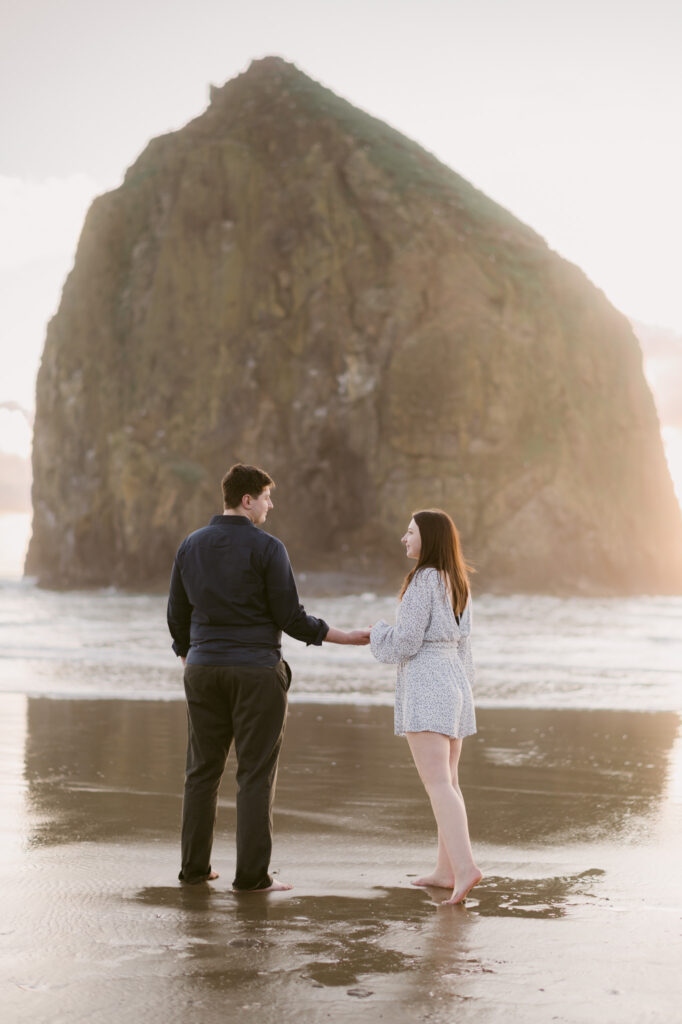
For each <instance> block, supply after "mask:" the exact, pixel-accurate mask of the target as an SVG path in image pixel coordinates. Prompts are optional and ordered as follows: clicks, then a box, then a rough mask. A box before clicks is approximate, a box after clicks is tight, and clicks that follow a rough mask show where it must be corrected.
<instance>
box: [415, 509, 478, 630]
mask: <svg viewBox="0 0 682 1024" xmlns="http://www.w3.org/2000/svg"><path fill="white" fill-rule="evenodd" d="M412 518H413V519H414V521H415V523H416V524H417V527H418V528H419V534H420V536H421V541H422V547H421V551H420V553H419V558H418V559H417V564H416V565H415V567H414V569H412V571H411V572H408V574H407V576H406V577H405V579H404V580H403V586H402V590H401V591H400V597H401V598H402V596H403V594H404V593H405V591H406V590H407V588H408V587H409V585H410V583H411V582H412V580H413V578H414V574H415V573H417V572H419V570H420V569H426V568H427V567H428V568H432V569H437V570H438V572H439V573H440V574H441V577H442V579H443V583H444V584H445V586H446V587H447V589H448V591H449V592H450V593H451V594H452V607H453V609H454V612H455V615H457V616H458V617H459V616H460V615H461V614H462V612H463V611H464V609H465V608H466V603H467V601H468V600H469V574H470V573H472V572H475V570H474V569H472V567H471V566H470V565H467V563H466V562H465V561H464V555H463V554H462V545H461V544H460V541H459V533H458V531H457V527H456V526H455V524H454V523H453V521H452V519H451V518H450V516H449V515H448V514H447V512H443V511H442V510H441V509H439V508H428V509H423V510H422V511H421V512H414V513H413V515H412Z"/></svg>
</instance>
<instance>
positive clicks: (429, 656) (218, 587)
mask: <svg viewBox="0 0 682 1024" xmlns="http://www.w3.org/2000/svg"><path fill="white" fill-rule="evenodd" d="M273 487H274V482H273V481H272V479H271V478H270V477H269V476H268V474H267V473H265V472H264V471H263V470H262V469H258V468H257V467H256V466H245V465H242V464H241V463H238V464H236V465H234V466H232V468H231V469H230V470H229V472H228V473H227V474H226V476H225V477H224V478H223V481H222V490H223V508H224V512H223V514H222V515H216V516H213V518H212V519H211V522H210V523H209V525H208V526H205V527H203V528H202V529H200V530H196V531H195V532H194V533H191V534H190V535H189V536H188V537H186V538H185V540H184V541H183V542H182V544H181V545H180V547H179V548H178V552H177V555H176V557H175V562H174V564H173V571H172V575H171V583H170V595H169V599H168V627H169V629H170V632H171V635H172V637H173V650H174V651H175V653H176V654H177V655H178V656H179V657H180V658H181V659H182V663H183V665H184V666H185V675H184V682H185V696H186V699H187V727H188V739H187V767H186V773H185V793H184V800H183V808H182V868H181V871H180V875H179V878H180V880H181V881H183V882H187V883H190V884H193V883H196V882H206V881H210V880H211V879H214V878H217V877H218V875H217V874H216V872H215V871H213V870H212V869H211V849H212V846H213V834H214V829H215V820H216V808H217V800H218V787H219V785H220V780H221V778H222V774H223V771H224V769H225V762H226V760H227V755H228V752H229V749H230V746H231V743H232V740H233V739H234V742H235V748H236V754H237V787H238V788H237V869H236V874H235V878H234V882H233V889H234V890H235V891H236V892H273V891H277V890H285V889H290V888H291V886H290V885H288V884H287V883H285V882H280V881H277V880H275V879H273V878H272V876H271V875H270V874H269V872H268V869H269V864H270V854H271V850H272V801H273V796H274V788H275V779H276V775H277V761H278V758H279V752H280V748H281V745H282V738H283V735H284V722H285V716H286V708H287V690H288V689H289V684H290V682H291V672H290V670H289V666H288V665H287V663H286V662H285V661H283V660H282V656H281V648H280V643H281V638H282V630H284V632H286V633H288V635H289V636H292V637H294V638H295V639H297V640H302V641H303V642H305V643H306V644H317V645H320V644H321V643H322V642H323V641H326V642H327V643H335V644H357V645H361V646H362V645H366V644H369V643H371V649H372V653H373V654H374V656H375V657H376V658H377V660H379V661H383V662H387V663H392V664H397V665H398V680H397V686H396V703H395V731H396V733H397V734H398V735H400V736H403V735H404V736H406V737H407V741H408V743H409V746H410V750H411V752H412V756H413V758H414V761H415V764H416V766H417V770H418V772H419V775H420V777H421V779H422V782H423V783H424V786H425V787H426V791H427V793H428V795H429V799H430V801H431V806H432V808H433V812H434V816H435V818H436V823H437V825H438V855H437V862H436V867H435V869H434V871H433V873H432V874H430V875H426V876H424V877H423V878H419V879H417V880H416V881H415V883H414V884H415V885H423V886H427V885H428V886H436V887H442V888H447V889H452V895H451V896H450V898H449V899H447V900H445V901H444V903H447V904H454V903H461V902H462V900H464V898H465V897H466V895H467V893H468V892H469V891H470V890H471V889H472V888H473V887H474V886H475V885H476V884H477V883H478V882H479V881H480V880H481V872H480V871H479V870H478V868H477V867H476V864H475V863H474V859H473V855H472V852H471V844H470V841H469V830H468V825H467V816H466V809H465V806H464V800H463V798H462V794H461V791H460V789H459V786H458V783H457V764H458V761H459V755H460V751H461V747H462V739H463V737H465V736H470V735H471V734H472V733H474V732H475V731H476V725H475V718H474V707H473V698H472V694H471V685H470V682H471V680H472V677H473V665H472V661H471V651H470V645H469V632H470V626H471V602H470V599H469V583H468V578H467V567H466V563H465V562H464V559H463V557H462V553H461V550H460V546H459V537H458V534H457V530H456V528H455V525H454V523H453V522H452V520H451V519H450V517H449V516H448V515H446V514H445V513H444V512H440V511H424V512H416V513H415V515H414V517H413V519H412V520H411V521H410V524H409V526H408V528H407V533H406V534H405V536H404V537H403V543H404V544H405V549H406V554H407V557H408V558H412V559H416V561H417V565H416V566H415V568H414V569H413V570H412V571H411V572H410V573H409V574H408V575H407V577H406V579H405V582H404V584H403V588H402V591H401V594H400V605H399V609H398V615H397V621H396V625H395V626H388V625H387V624H386V623H385V622H377V623H376V624H375V625H374V626H373V627H372V629H371V630H369V629H355V630H350V631H349V632H345V631H343V630H340V629H335V628H334V627H333V626H329V625H328V624H327V623H326V622H324V620H323V619H317V618H314V617H313V616H312V615H307V614H306V612H305V609H304V608H303V606H302V605H301V604H300V603H299V599H298V593H297V590H296V583H295V581H294V575H293V572H292V569H291V565H290V563H289V557H288V555H287V552H286V548H285V547H284V545H283V544H282V542H281V541H279V540H277V538H275V537H273V536H271V535H270V534H268V533H265V532H264V531H263V530H260V529H258V527H259V526H260V525H261V524H262V523H264V522H265V519H266V517H267V514H268V512H269V510H270V509H271V508H272V507H273V504H272V500H271V498H270V491H271V488H273Z"/></svg>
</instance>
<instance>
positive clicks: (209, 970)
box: [0, 699, 682, 1024]
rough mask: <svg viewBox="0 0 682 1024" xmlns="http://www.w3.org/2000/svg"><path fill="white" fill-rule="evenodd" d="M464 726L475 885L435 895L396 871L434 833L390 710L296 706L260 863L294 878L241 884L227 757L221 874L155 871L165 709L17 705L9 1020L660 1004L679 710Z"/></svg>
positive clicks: (173, 721)
mask: <svg viewBox="0 0 682 1024" xmlns="http://www.w3.org/2000/svg"><path fill="white" fill-rule="evenodd" d="M8 721H9V719H8ZM479 727H480V732H479V734H478V736H477V737H474V738H472V739H471V740H469V741H467V743H465V745H464V757H463V765H462V784H463V787H464V789H465V792H466V796H467V799H468V805H469V808H470V820H471V831H472V838H473V841H474V843H475V844H476V846H477V850H478V851H480V861H481V864H482V867H483V869H484V872H485V878H484V881H483V883H482V884H481V885H480V886H478V887H477V889H476V890H475V891H474V893H472V895H471V897H470V898H469V899H468V901H467V905H466V907H454V908H453V907H449V908H442V907H439V906H438V904H439V902H440V901H441V900H442V899H443V898H444V896H445V895H447V894H446V893H445V892H444V891H443V890H436V889H433V890H428V891H425V890H423V889H417V888H414V887H411V886H410V879H411V878H412V877H414V876H415V874H416V873H417V872H419V871H421V870H423V869H425V868H428V867H430V866H431V865H430V863H429V862H428V859H429V858H430V857H431V856H432V854H433V852H434V836H433V825H432V818H431V814H430V811H429V808H428V806H427V805H426V798H425V796H424V793H423V789H422V787H421V784H420V783H419V780H418V778H417V775H416V772H415V770H414V767H413V766H412V764H411V762H410V759H409V752H408V750H407V745H406V744H405V743H404V742H403V741H400V740H397V739H395V738H394V737H393V735H392V731H391V712H390V710H389V709H386V708H368V707H357V706H345V707H338V706H337V707H334V706H320V705H317V706H315V705H308V706H306V705H294V706H293V707H292V709H291V714H290V717H289V722H288V726H287V738H286V742H285V750H284V754H283V758H282V763H281V770H280V777H279V782H278V793H277V811H276V816H275V826H276V843H275V864H274V866H275V868H276V869H279V868H280V865H281V874H282V877H284V878H286V879H288V880H290V881H292V882H294V883H295V886H296V888H295V889H294V890H293V891H292V892H290V893H285V894H277V895H270V896H262V895H261V896H256V895H235V894H233V893H232V892H231V891H230V888H229V886H230V880H231V877H232V876H231V871H232V865H233V863H234V860H233V856H234V855H233V848H234V784H233V767H234V766H233V765H230V766H228V772H227V773H226V778H225V780H224V782H223V792H222V798H221V804H220V810H219V822H218V833H217V837H216V852H215V857H214V864H215V866H216V867H217V869H218V870H219V871H220V873H221V878H220V879H219V880H218V882H216V883H215V884H214V885H210V886H209V885H202V886H191V887H186V886H180V885H179V884H177V883H176V882H175V876H176V871H177V857H178V848H177V847H178V824H179V815H180V805H181V797H182V777H183V769H184V740H185V718H184V709H183V708H182V706H181V705H178V704H170V703H169V704H166V703H160V702H159V703H145V702H138V703H132V702H131V703H127V702H122V701H87V702H85V701H84V702H81V701H68V702H67V701H63V702H62V701H49V700H38V699H29V700H28V702H27V709H26V738H25V749H24V765H23V773H24V777H25V783H24V785H25V800H24V803H23V806H21V807H19V806H18V805H17V804H16V800H15V802H14V803H11V802H10V803H8V804H7V807H8V808H9V809H10V810H11V811H12V814H14V826H15V831H16V832H17V834H19V835H20V836H21V838H22V843H23V846H22V845H21V844H15V847H14V851H15V852H14V854H13V858H12V859H11V861H8V862H7V863H5V864H4V865H3V866H2V869H1V870H2V874H3V879H4V881H5V884H6V883H7V879H8V877H9V875H8V872H9V871H10V870H11V873H12V874H11V877H13V878H14V879H18V880H19V884H18V885H17V884H15V885H14V886H12V887H9V888H8V889H7V891H8V897H7V900H6V907H5V909H6V913H7V915H8V917H7V919H8V921H9V922H10V924H9V926H8V929H7V930H6V932H5V933H4V934H3V935H2V936H0V948H1V949H2V955H3V959H4V962H5V966H6V967H7V969H8V970H7V976H8V977H9V979H10V982H9V986H10V987H9V989H8V1000H9V1002H8V1005H9V1006H10V1007H11V1011H12V1014H13V1016H12V1018H11V1019H12V1021H22V1020H26V1021H29V1020H30V1021H31V1022H32V1024H33V1022H34V1021H39V1020H41V1019H45V1020H53V1019H57V1018H59V1017H60V1015H61V1017H63V1018H64V1019H84V1020H85V1019H87V1020H88V1022H90V1021H92V1022H94V1024H97V1022H98V1021H100V1022H102V1024H113V1022H114V1021H119V1020H120V1019H122V1018H123V1017H126V1016H130V1017H132V1018H133V1019H143V1020H144V1021H145V1022H146V1024H147V1022H151V1024H156V1022H157V1021H158V1022H159V1024H161V1022H163V1024H173V1022H175V1021H178V1022H184V1021H186V1020H189V1019H190V1018H191V1019H197V1020H201V1021H202V1024H205V1022H207V1024H213V1022H214V1021H215V1022H218V1021H219V1020H220V1021H221V1024H222V1021H224V1020H225V1019H226V1017H225V1008H226V1006H229V1008H230V1010H231V1012H232V1013H233V1014H234V1016H235V1017H236V1016H239V1019H240V1020H243V1021H245V1022H249V1021H251V1020H253V1021H256V1020H258V1021H259V1022H264V1024H270V1022H272V1024H275V1021H277V1022H278V1024H279V1022H280V1021H289V1020H291V1021H293V1020H296V1021H300V1020H305V1021H306V1022H308V1021H311V1022H317V1021H320V1022H322V1021H328V1020H329V1019H334V1020H338V1021H345V1020H348V1021H351V1020H353V1021H355V1020H356V1019H357V1014H358V1013H359V1012H361V1013H362V1019H363V1021H365V1020H367V1021H374V1020H377V1021H378V1020H387V1019H390V1020H391V1021H395V1022H398V1024H402V1022H403V1021H404V1022H405V1024H407V1022H408V1021H409V1022H412V1021H416V1020H417V1021H418V1020H429V1021H431V1022H434V1021H435V1022H436V1024H439V1022H443V1024H445V1022H447V1024H451V1022H452V1020H453V1019H454V1017H455V1015H456V1018H457V1020H458V1022H460V1021H464V1022H467V1021H472V1022H476V1024H479V1022H480V1024H483V1022H485V1024H488V1022H489V1021H495V1020H497V1019H500V1020H505V1021H508V1020H512V1021H513V1020H516V1019H518V1020H523V1021H524V1024H526V1022H530V1024H535V1022H536V1021H537V1022H538V1024H540V1022H542V1024H544V1022H545V1021H546V1020H548V1019H557V1020H559V1021H562V1020H565V1021H576V1022H578V1021H583V1020H584V1021H591V1020H596V1019H597V1018H599V1019H607V1020H611V1019H613V1020H615V1019H618V1017H617V1012H621V1011H622V1009H623V1006H624V1005H625V1004H626V1002H627V1005H628V1007H629V1008H630V1010H632V1011H633V1014H634V1015H632V1016H631V1018H629V1019H633V1020H636V1019H638V1017H637V1013H639V1011H641V1014H640V1016H641V1017H642V1019H644V1015H645V1013H647V1012H648V1011H649V1010H651V1009H652V1008H653V1009H656V1010H658V1009H660V1008H665V1007H666V1006H673V998H674V999H675V1003H674V1005H677V1002H676V1000H677V998H678V992H679V982H678V972H674V971H673V970H672V968H671V963H672V960H673V959H674V955H675V954H674V948H675V947H674V940H675V936H676V935H677V932H678V931H679V920H680V916H681V915H682V909H680V907H679V897H677V898H675V897H674V896H672V895H671V889H670V886H669V885H668V884H667V881H666V871H669V872H670V877H671V878H672V877H673V876H675V877H676V872H677V867H676V865H677V864H678V862H679V855H680V847H679V812H680V807H679V804H673V803H671V800H670V797H669V793H670V785H669V783H670V767H671V757H672V751H673V748H674V744H675V741H676V737H677V735H678V732H679V720H678V718H677V716H675V715H672V714H665V713H664V714H655V715H650V714H637V713H619V712H604V711H598V712H597V711H594V712H589V711H585V712H580V711H553V712H549V711H528V710H524V711H519V712H517V711H512V710H503V711H499V710H498V711H493V710H482V711H481V712H480V714H479ZM675 815H677V818H675ZM664 826H665V827H664ZM674 826H676V827H674ZM674 837H677V838H674ZM675 844H677V845H675ZM654 854H655V856H656V863H657V874H656V876H655V877H647V874H646V871H644V870H643V867H644V866H646V865H648V864H649V863H650V859H651V857H652V855H654ZM676 899H677V902H676ZM671 908H672V909H671ZM644 968H646V974H645V977H643V976H642V970H643V969H644ZM676 986H677V990H676ZM613 993H616V994H615V995H614V994H613ZM679 994H680V995H682V993H679ZM614 1001H615V1002H614ZM654 1001H656V1005H655V1006H654V1005H653V1003H654ZM360 1005H361V1010H360V1009H359V1007H360ZM56 1007H58V1010H59V1012H58V1014H57V1016H55V1008H56ZM612 1011H613V1012H612ZM616 1011H617V1012H616ZM41 1015H42V1016H41ZM515 1015H516V1016H515ZM228 1019H230V1018H228ZM621 1019H625V1018H621ZM652 1019H655V1018H654V1017H652ZM661 1019H664V1017H663V1016H662V1017H661Z"/></svg>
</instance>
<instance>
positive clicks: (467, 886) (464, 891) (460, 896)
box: [441, 868, 483, 907]
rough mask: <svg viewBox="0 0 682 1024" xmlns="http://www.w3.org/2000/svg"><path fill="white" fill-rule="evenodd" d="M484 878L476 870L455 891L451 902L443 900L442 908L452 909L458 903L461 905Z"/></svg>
mask: <svg viewBox="0 0 682 1024" xmlns="http://www.w3.org/2000/svg"><path fill="white" fill-rule="evenodd" d="M482 878H483V875H482V874H481V872H480V871H479V870H478V868H476V869H475V870H474V872H473V873H472V874H470V875H468V876H467V877H466V878H465V879H463V880H462V881H461V882H460V884H459V885H458V886H457V888H456V889H455V890H454V892H453V894H452V896H451V897H450V899H449V900H443V902H442V903H441V907H452V906H454V905H455V904H456V903H461V902H462V901H463V900H464V899H466V897H467V895H468V894H469V893H470V892H471V890H472V889H473V887H474V886H475V885H478V883H479V882H480V881H481V879H482Z"/></svg>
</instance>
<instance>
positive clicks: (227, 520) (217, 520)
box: [208, 515, 253, 526]
mask: <svg viewBox="0 0 682 1024" xmlns="http://www.w3.org/2000/svg"><path fill="white" fill-rule="evenodd" d="M208 525H209V526H253V523H252V522H251V520H250V519H247V518H246V516H226V515H220V516H212V517H211V521H210V523H209V524H208Z"/></svg>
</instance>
